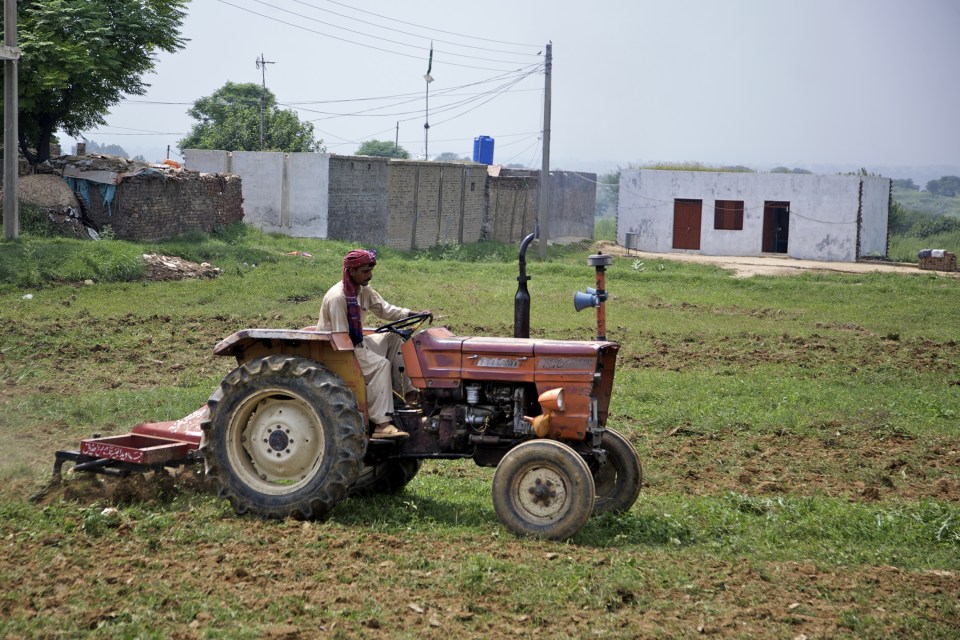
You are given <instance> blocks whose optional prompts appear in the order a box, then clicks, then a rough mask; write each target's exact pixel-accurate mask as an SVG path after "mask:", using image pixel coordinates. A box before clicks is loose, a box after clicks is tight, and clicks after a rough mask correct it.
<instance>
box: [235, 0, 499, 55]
mask: <svg viewBox="0 0 960 640" xmlns="http://www.w3.org/2000/svg"><path fill="white" fill-rule="evenodd" d="M217 2H219V3H221V4H225V5H227V6H229V7H233V8H234V9H239V10H240V11H245V12H247V13H250V14H253V15H255V16H259V17H261V18H266V19H267V20H272V21H274V22H279V23H280V24H284V25H287V26H288V27H293V28H295V29H300V30H301V31H307V32H309V33H313V34H316V35H320V36H324V37H326V38H331V39H333V40H339V41H340V42H347V43H349V44H355V45H357V46H360V47H365V48H367V49H373V50H375V51H383V52H384V53H389V54H392V55H396V56H403V57H405V58H413V59H415V60H422V59H423V56H418V55H413V54H409V53H401V52H399V51H391V50H390V49H384V48H383V47H376V46H374V45H371V44H364V43H362V42H357V41H355V40H349V39H347V38H341V37H339V36H335V35H331V34H329V33H324V32H322V31H317V30H315V29H309V28H307V27H305V26H303V25H299V24H295V23H293V22H287V21H285V20H280V19H279V18H275V17H273V16H271V15H267V14H264V13H259V12H257V11H254V10H252V9H247V8H246V7H241V6H239V5H236V4H233V3H232V2H227V0H217ZM445 64H448V65H450V66H453V67H463V68H466V69H480V70H483V71H507V69H497V68H493V67H478V66H475V65H469V64H460V63H457V62H445Z"/></svg>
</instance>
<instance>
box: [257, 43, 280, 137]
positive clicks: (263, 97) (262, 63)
mask: <svg viewBox="0 0 960 640" xmlns="http://www.w3.org/2000/svg"><path fill="white" fill-rule="evenodd" d="M268 64H276V62H273V61H270V60H264V59H263V54H262V53H261V54H260V57H259V58H257V69H260V71H261V74H262V75H263V90H262V91H261V92H260V151H263V132H264V128H265V122H266V117H265V115H264V112H265V110H266V102H267V65H268Z"/></svg>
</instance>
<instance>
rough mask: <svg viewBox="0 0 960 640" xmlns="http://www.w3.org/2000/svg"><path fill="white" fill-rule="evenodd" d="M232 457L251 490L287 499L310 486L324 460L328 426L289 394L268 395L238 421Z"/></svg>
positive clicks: (250, 404)
mask: <svg viewBox="0 0 960 640" xmlns="http://www.w3.org/2000/svg"><path fill="white" fill-rule="evenodd" d="M233 425H234V426H235V429H234V430H233V431H234V433H233V437H232V438H231V441H230V446H229V447H228V449H229V452H228V453H229V455H230V456H231V458H234V462H236V463H238V464H235V465H234V467H235V468H236V469H237V470H238V472H239V473H240V474H241V475H243V476H244V480H245V481H246V483H247V484H248V485H250V486H253V487H255V488H256V489H257V490H259V491H262V492H264V493H272V494H284V493H290V492H292V491H295V490H297V489H298V488H300V487H301V486H302V485H303V484H305V483H306V482H308V481H309V480H310V478H311V477H312V476H313V473H314V471H315V470H316V469H317V467H319V466H320V464H321V462H322V460H323V455H324V438H323V423H322V421H321V420H320V417H319V416H318V415H317V413H316V412H315V411H314V410H313V408H312V407H311V406H310V405H309V404H308V403H307V402H306V401H304V400H303V399H301V398H299V397H296V396H292V395H290V394H289V392H282V393H280V392H275V391H264V392H262V393H260V394H257V395H255V396H252V397H251V398H248V399H247V401H246V402H244V403H243V404H242V405H241V406H240V407H239V408H238V409H237V412H236V414H235V416H234V420H233Z"/></svg>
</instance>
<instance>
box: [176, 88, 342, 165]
mask: <svg viewBox="0 0 960 640" xmlns="http://www.w3.org/2000/svg"><path fill="white" fill-rule="evenodd" d="M261 98H262V99H263V109H264V128H263V130H264V136H263V150H264V151H284V152H287V153H291V152H298V151H300V152H317V151H324V147H323V140H317V139H315V138H314V135H313V124H312V123H310V122H300V118H299V117H298V116H297V114H296V113H295V112H294V111H289V110H286V109H280V108H278V107H277V99H276V98H275V97H274V95H273V92H271V91H270V90H269V89H263V88H262V87H261V86H260V85H258V84H254V83H251V82H247V83H234V82H227V83H226V84H225V85H223V86H222V87H220V88H219V89H217V90H216V91H214V92H213V93H212V94H211V95H209V96H205V97H203V98H200V99H199V100H197V101H196V102H194V103H193V106H192V107H190V109H189V110H188V111H187V114H188V115H190V117H191V118H194V119H195V120H199V122H198V123H197V124H195V125H193V128H192V129H191V130H190V133H189V134H188V135H187V137H186V138H183V139H182V140H180V142H179V143H177V145H178V147H179V148H180V149H181V150H183V149H222V150H224V151H259V150H260V149H261V147H260V100H261Z"/></svg>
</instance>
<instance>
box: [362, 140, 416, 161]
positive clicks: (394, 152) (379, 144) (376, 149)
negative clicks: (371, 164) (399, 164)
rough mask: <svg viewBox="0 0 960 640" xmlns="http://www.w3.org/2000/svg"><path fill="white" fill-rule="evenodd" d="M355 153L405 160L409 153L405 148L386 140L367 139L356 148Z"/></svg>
mask: <svg viewBox="0 0 960 640" xmlns="http://www.w3.org/2000/svg"><path fill="white" fill-rule="evenodd" d="M357 155H358V156H380V157H381V158H397V159H399V160H406V159H407V158H409V157H410V153H409V152H408V151H407V150H406V149H404V148H403V147H401V146H399V145H396V144H394V143H393V142H390V141H388V140H367V141H366V142H364V143H363V144H361V145H360V148H359V149H357Z"/></svg>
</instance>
